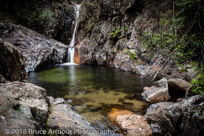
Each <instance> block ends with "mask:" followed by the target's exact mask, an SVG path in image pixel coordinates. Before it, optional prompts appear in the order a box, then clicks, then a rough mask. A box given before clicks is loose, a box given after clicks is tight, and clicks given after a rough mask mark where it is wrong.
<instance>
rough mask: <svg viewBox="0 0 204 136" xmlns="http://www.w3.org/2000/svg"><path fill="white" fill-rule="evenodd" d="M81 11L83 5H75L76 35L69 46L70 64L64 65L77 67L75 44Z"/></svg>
mask: <svg viewBox="0 0 204 136" xmlns="http://www.w3.org/2000/svg"><path fill="white" fill-rule="evenodd" d="M80 9H81V5H77V4H75V6H74V10H75V14H76V19H75V27H74V33H73V35H72V40H71V43H70V45H69V48H68V58H67V59H68V63H65V64H63V65H76V64H75V63H74V51H75V49H74V44H75V35H76V29H77V24H78V23H77V22H78V18H79V12H80Z"/></svg>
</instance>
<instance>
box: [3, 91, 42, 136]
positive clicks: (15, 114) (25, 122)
mask: <svg viewBox="0 0 204 136" xmlns="http://www.w3.org/2000/svg"><path fill="white" fill-rule="evenodd" d="M13 102H14V101H11V100H10V99H8V98H6V97H4V96H2V94H1V95H0V135H1V136H11V135H15V136H22V135H23V133H21V131H20V130H26V132H28V130H29V129H32V130H36V129H37V127H38V123H37V122H36V121H35V120H33V119H32V118H30V117H28V116H27V115H28V114H27V113H24V112H22V111H21V109H17V108H16V105H15V104H14V103H13ZM28 135H29V134H27V133H26V134H25V136H28ZM30 135H32V134H30Z"/></svg>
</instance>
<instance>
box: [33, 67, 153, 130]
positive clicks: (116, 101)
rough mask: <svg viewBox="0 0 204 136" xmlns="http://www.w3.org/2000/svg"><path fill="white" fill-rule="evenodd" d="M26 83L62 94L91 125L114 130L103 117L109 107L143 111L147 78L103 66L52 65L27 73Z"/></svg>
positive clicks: (48, 91) (55, 94)
mask: <svg viewBox="0 0 204 136" xmlns="http://www.w3.org/2000/svg"><path fill="white" fill-rule="evenodd" d="M29 80H30V82H32V83H34V84H36V85H39V86H41V87H43V88H45V89H46V90H47V94H48V96H53V97H55V98H58V97H62V98H64V99H66V100H68V102H69V103H70V105H72V106H73V107H74V108H75V109H76V110H77V112H78V113H80V114H81V115H82V116H83V117H84V118H85V119H87V120H88V121H89V122H90V123H92V125H93V126H95V127H97V128H100V129H107V128H111V129H115V126H113V125H112V124H111V123H110V122H109V121H108V118H107V115H108V112H109V111H110V110H111V109H112V108H118V109H125V110H131V111H133V112H136V113H139V114H143V113H144V112H145V110H146V108H147V106H148V104H147V103H145V102H144V101H142V100H141V95H140V93H141V92H142V89H143V87H144V86H150V85H151V84H152V82H151V80H150V79H141V78H139V76H137V75H135V74H132V73H129V72H123V71H120V70H118V69H114V68H110V67H104V66H86V65H75V66H56V67H55V68H52V69H48V70H44V71H40V72H33V73H30V74H29Z"/></svg>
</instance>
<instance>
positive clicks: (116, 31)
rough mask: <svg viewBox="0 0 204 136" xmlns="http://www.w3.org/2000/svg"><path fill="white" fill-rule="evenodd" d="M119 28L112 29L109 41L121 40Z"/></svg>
mask: <svg viewBox="0 0 204 136" xmlns="http://www.w3.org/2000/svg"><path fill="white" fill-rule="evenodd" d="M121 31H122V29H121V27H118V28H117V29H112V30H111V32H110V39H113V40H116V39H120V38H121Z"/></svg>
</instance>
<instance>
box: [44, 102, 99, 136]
mask: <svg viewBox="0 0 204 136" xmlns="http://www.w3.org/2000/svg"><path fill="white" fill-rule="evenodd" d="M47 125H48V126H49V127H50V128H51V129H52V130H64V131H65V130H68V131H69V133H70V134H71V135H80V136H95V135H98V134H97V132H96V131H95V130H94V128H93V127H91V126H90V123H89V122H88V121H86V120H84V119H83V118H82V117H81V116H80V115H79V114H78V113H76V112H75V111H74V110H73V109H72V108H71V106H70V105H68V104H57V105H54V104H52V107H51V108H50V114H49V117H48V121H47ZM86 130H89V132H90V133H83V131H86Z"/></svg>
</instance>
